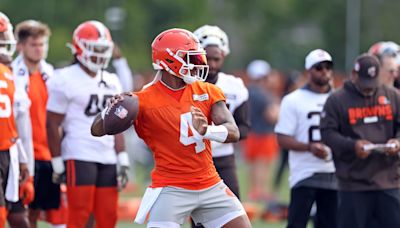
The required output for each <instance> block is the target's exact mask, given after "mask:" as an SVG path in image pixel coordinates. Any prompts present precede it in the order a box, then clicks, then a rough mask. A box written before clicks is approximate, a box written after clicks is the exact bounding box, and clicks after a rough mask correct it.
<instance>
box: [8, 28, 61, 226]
mask: <svg viewBox="0 0 400 228" xmlns="http://www.w3.org/2000/svg"><path fill="white" fill-rule="evenodd" d="M15 35H16V38H17V50H18V52H19V55H18V56H17V58H15V60H14V61H13V63H12V68H13V72H14V75H15V77H16V80H15V84H16V90H17V91H20V92H24V93H26V94H27V95H28V96H27V97H28V101H29V103H30V106H29V108H28V109H27V112H28V113H29V115H30V122H29V123H28V124H25V125H28V126H29V127H31V132H32V133H31V137H30V138H29V139H27V140H24V141H23V142H24V144H27V143H29V142H30V143H31V144H33V151H34V152H33V153H32V156H33V157H32V158H31V160H32V164H31V166H30V167H29V168H30V171H31V173H32V176H31V178H30V183H31V184H34V189H35V190H36V191H35V197H34V200H33V202H27V201H26V202H24V203H26V204H27V203H30V204H29V208H30V211H29V221H30V225H31V227H36V223H37V220H38V218H39V214H40V212H41V211H43V212H44V215H45V217H46V221H48V222H49V223H50V224H52V225H53V226H62V225H63V224H65V223H66V216H67V215H66V208H65V204H62V203H61V205H62V206H61V205H60V200H61V197H60V194H61V192H60V185H59V184H55V183H53V182H52V172H53V170H52V167H51V162H50V160H51V154H50V151H49V148H48V142H47V132H46V104H47V98H48V89H47V87H46V82H47V79H48V78H50V77H52V75H53V66H52V65H50V64H48V63H47V62H46V61H45V58H46V57H47V51H48V50H47V49H48V40H49V37H50V29H49V27H48V26H47V25H46V24H44V23H42V22H39V21H35V20H26V21H23V22H21V23H19V24H18V25H17V26H16V29H15ZM16 103H18V104H19V105H18V106H19V107H23V106H26V105H25V104H24V102H20V101H19V100H17V101H16ZM18 127H19V128H20V126H18ZM25 127H27V126H25ZM25 147H28V145H25Z"/></svg>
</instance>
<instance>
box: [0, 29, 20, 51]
mask: <svg viewBox="0 0 400 228" xmlns="http://www.w3.org/2000/svg"><path fill="white" fill-rule="evenodd" d="M16 43H17V42H16V41H15V38H14V34H13V33H12V30H11V29H7V30H5V31H3V32H0V54H2V55H6V56H9V57H11V56H12V55H13V54H14V52H15V47H16Z"/></svg>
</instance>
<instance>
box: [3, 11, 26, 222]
mask: <svg viewBox="0 0 400 228" xmlns="http://www.w3.org/2000/svg"><path fill="white" fill-rule="evenodd" d="M12 29H13V28H12V25H11V23H10V21H9V19H8V17H7V16H6V15H5V14H3V13H1V12H0V132H1V134H0V228H3V227H5V224H6V217H7V210H8V209H10V208H11V204H12V203H13V202H16V201H18V199H19V191H18V184H19V183H18V180H20V184H24V182H26V179H27V178H28V176H29V171H28V167H27V165H26V162H27V161H26V154H25V152H24V150H23V147H22V145H21V144H20V140H19V139H18V134H17V128H16V124H15V120H14V112H13V105H14V93H15V86H14V82H13V80H14V76H13V74H12V72H11V70H10V68H9V64H10V63H11V60H12V55H13V53H14V51H15V43H16V42H15V39H14V35H13V31H12ZM22 160H24V161H23V162H24V163H25V164H21V162H22ZM18 161H19V162H20V164H18ZM6 206H7V210H6ZM22 209H23V208H22ZM11 210H12V208H11ZM20 215H21V218H22V222H21V223H18V224H16V223H14V221H10V225H11V227H27V226H28V225H29V224H28V222H27V217H26V213H21V214H20Z"/></svg>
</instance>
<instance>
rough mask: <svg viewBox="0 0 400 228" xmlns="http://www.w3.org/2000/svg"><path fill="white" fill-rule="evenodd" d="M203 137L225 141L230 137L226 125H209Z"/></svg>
mask: <svg viewBox="0 0 400 228" xmlns="http://www.w3.org/2000/svg"><path fill="white" fill-rule="evenodd" d="M203 138H205V139H209V140H212V141H217V142H221V143H223V142H225V141H226V138H228V128H226V127H225V126H224V125H217V126H216V125H208V127H207V131H206V133H205V134H204V136H203Z"/></svg>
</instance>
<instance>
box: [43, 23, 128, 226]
mask: <svg viewBox="0 0 400 228" xmlns="http://www.w3.org/2000/svg"><path fill="white" fill-rule="evenodd" d="M69 47H70V48H71V52H72V54H73V55H74V58H75V61H74V63H73V64H72V65H70V66H67V67H65V68H62V69H59V70H57V71H56V74H55V76H54V77H53V78H51V79H50V81H49V83H48V85H49V101H48V103H47V132H48V135H47V136H48V139H49V145H50V151H51V153H52V155H53V157H52V166H53V170H54V173H53V181H56V182H59V181H61V177H62V175H63V173H64V172H65V173H66V180H67V200H68V221H67V226H68V227H84V226H85V225H86V224H87V222H88V219H89V216H90V214H91V213H93V214H94V219H95V223H96V227H114V226H116V222H117V203H118V188H120V189H122V188H123V187H125V185H126V182H127V172H128V169H129V158H128V155H127V153H126V152H125V151H124V149H125V148H124V138H123V135H122V134H118V135H116V136H105V137H102V138H95V137H93V136H92V135H91V133H90V125H91V123H92V121H93V119H94V117H95V116H96V115H97V114H98V113H100V112H101V111H102V110H103V109H104V108H105V106H106V104H107V102H108V99H110V98H111V97H112V96H113V95H115V94H117V93H121V92H122V88H121V85H120V82H119V80H118V77H117V76H116V75H115V74H111V73H109V72H107V71H105V70H104V69H105V68H106V67H107V66H108V63H109V61H110V59H111V56H112V50H113V41H112V38H111V35H110V32H109V30H108V29H107V28H106V27H105V26H104V25H103V24H102V23H101V22H99V21H86V22H83V23H81V24H80V25H79V26H78V27H77V28H76V29H75V30H74V32H73V35H72V44H70V45H69ZM99 148H101V150H99ZM64 161H65V163H66V167H65V165H64ZM117 163H118V170H117Z"/></svg>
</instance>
